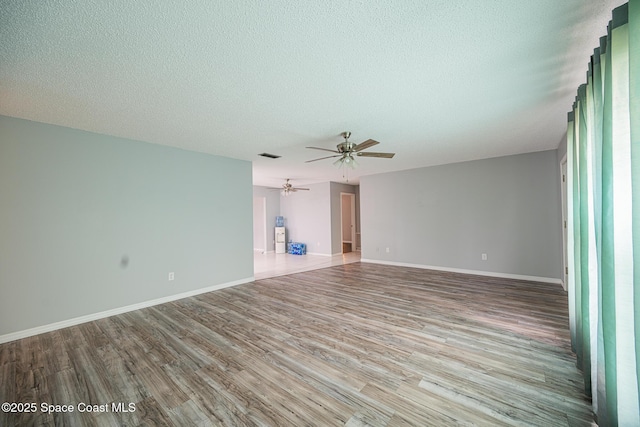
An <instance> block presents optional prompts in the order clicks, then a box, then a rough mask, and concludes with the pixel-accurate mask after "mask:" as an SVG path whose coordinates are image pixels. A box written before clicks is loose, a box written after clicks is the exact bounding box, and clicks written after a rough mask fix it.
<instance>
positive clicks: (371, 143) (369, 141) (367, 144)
mask: <svg viewBox="0 0 640 427" xmlns="http://www.w3.org/2000/svg"><path fill="white" fill-rule="evenodd" d="M378 144H380V143H379V142H378V141H375V140H373V139H367V140H366V141H364V142H361V143H360V144H358V145H356V148H354V149H353V151H362V150H366V149H367V148H369V147H373V146H374V145H378Z"/></svg>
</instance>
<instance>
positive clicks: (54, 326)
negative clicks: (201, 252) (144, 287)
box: [0, 276, 255, 344]
mask: <svg viewBox="0 0 640 427" xmlns="http://www.w3.org/2000/svg"><path fill="white" fill-rule="evenodd" d="M254 280H255V279H254V277H253V276H251V277H247V278H246V279H240V280H234V281H233V282H227V283H221V284H218V285H213V286H209V287H207V288H201V289H196V290H193V291H188V292H183V293H180V294H175V295H169V296H166V297H162V298H157V299H153V300H149V301H143V302H139V303H137V304H131V305H126V306H124V307H118V308H114V309H111V310H106V311H101V312H99V313H92V314H87V315H85V316H80V317H74V318H73V319H68V320H63V321H61V322H56V323H50V324H48V325H42V326H36V327H35V328H31V329H25V330H23V331H18V332H11V333H9V334H5V335H0V344H4V343H7V342H10V341H15V340H19V339H22V338H27V337H31V336H34V335H39V334H43V333H45V332H51V331H55V330H58V329H62V328H68V327H69V326H75V325H79V324H81V323H87V322H92V321H94V320H98V319H104V318H105V317H111V316H115V315H118V314H122V313H127V312H129V311H134V310H140V309H141V308H147V307H152V306H154V305H159V304H164V303H166V302H171V301H175V300H179V299H183V298H187V297H192V296H195V295H200V294H204V293H207V292H212V291H217V290H220V289H224V288H229V287H231V286H237V285H242V284H244V283H249V282H253V281H254Z"/></svg>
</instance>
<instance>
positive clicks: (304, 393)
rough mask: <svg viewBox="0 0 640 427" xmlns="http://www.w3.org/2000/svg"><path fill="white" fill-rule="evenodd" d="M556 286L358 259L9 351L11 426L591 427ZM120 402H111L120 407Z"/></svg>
mask: <svg viewBox="0 0 640 427" xmlns="http://www.w3.org/2000/svg"><path fill="white" fill-rule="evenodd" d="M566 307H567V300H566V294H565V293H564V292H563V290H562V288H561V286H560V285H552V284H544V283H533V282H526V281H517V280H508V279H497V278H489V277H480V276H468V275H462V274H455V273H443V272H435V271H428V270H418V269H411V268H401V267H390V266H380V265H374V264H365V263H360V262H357V263H352V264H346V265H341V266H334V267H329V268H325V269H321V270H315V271H309V272H304V273H298V274H292V275H288V276H281V277H275V278H270V279H264V280H260V281H256V282H252V283H248V284H244V285H240V286H236V287H233V288H227V289H223V290H220V291H216V292H211V293H207V294H203V295H199V296H196V297H191V298H186V299H183V300H180V301H175V302H171V303H167V304H163V305H159V306H155V307H150V308H146V309H142V310H138V311H134V312H130V313H126V314H122V315H118V316H114V317H110V318H107V319H102V320H98V321H94V322H90V323H86V324H83V325H78V326H75V327H71V328H67V329H63V330H59V331H55V332H51V333H47V334H42V335H39V336H36V337H31V338H26V339H23V340H19V341H14V342H11V343H6V344H2V345H0V368H1V371H0V372H1V374H2V385H1V386H0V401H2V402H4V401H9V402H34V403H37V405H40V404H41V402H45V403H51V404H73V405H78V404H79V403H80V402H82V403H91V404H98V405H100V404H111V403H112V402H122V403H129V402H131V403H134V404H135V412H128V413H116V412H112V411H110V412H104V413H79V412H77V411H76V412H74V413H59V414H53V415H46V414H43V413H42V412H41V411H39V410H38V411H37V412H36V413H34V414H11V413H0V425H2V426H11V425H65V426H66V425H70V426H74V425H79V426H85V425H89V426H90V425H105V426H114V425H127V426H134V425H175V426H184V425H202V426H206V425H229V426H236V425H238V426H240V425H241V426H245V425H248V426H252V425H264V426H287V425H291V426H302V425H314V426H315V425H317V426H326V425H347V426H350V427H354V426H365V425H371V426H390V427H391V426H445V425H481V426H497V425H522V426H525V425H534V426H554V427H556V426H567V425H568V426H583V425H591V424H592V422H591V415H590V404H589V402H588V401H587V399H586V398H585V397H584V395H583V393H582V388H583V385H582V379H581V376H580V375H579V373H578V371H577V370H576V368H575V359H574V357H573V355H572V354H571V351H570V348H569V336H568V320H567V309H566ZM109 408H110V409H111V407H109Z"/></svg>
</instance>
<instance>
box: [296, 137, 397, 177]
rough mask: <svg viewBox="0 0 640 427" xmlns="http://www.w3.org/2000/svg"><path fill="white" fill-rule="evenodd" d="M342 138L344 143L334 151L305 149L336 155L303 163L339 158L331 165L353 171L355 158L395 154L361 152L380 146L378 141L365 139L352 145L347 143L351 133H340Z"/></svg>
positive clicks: (384, 156) (381, 156)
mask: <svg viewBox="0 0 640 427" xmlns="http://www.w3.org/2000/svg"><path fill="white" fill-rule="evenodd" d="M341 135H342V137H343V138H344V142H341V143H340V144H338V145H337V146H336V150H329V149H328V148H320V147H307V148H311V149H312V150H322V151H329V152H331V153H336V154H334V155H333V156H327V157H320V158H319V159H313V160H307V161H306V162H305V163H311V162H316V161H318V160H324V159H331V158H333V157H340V158H339V159H338V160H336V161H335V162H334V163H333V164H334V165H337V166H348V167H350V168H352V169H355V167H356V166H357V163H356V159H355V156H358V157H380V158H384V159H390V158H392V157H393V156H394V155H395V153H375V152H371V151H366V152H363V151H362V150H366V149H367V148H370V147H373V146H374V145H378V144H380V143H379V142H378V141H375V140H373V139H367V140H366V141H364V142H361V143H360V144H354V143H353V142H350V141H349V137H350V136H351V132H342V133H341Z"/></svg>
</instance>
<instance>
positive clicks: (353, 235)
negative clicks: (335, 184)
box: [340, 192, 357, 253]
mask: <svg viewBox="0 0 640 427" xmlns="http://www.w3.org/2000/svg"><path fill="white" fill-rule="evenodd" d="M343 196H349V204H350V207H349V211H350V214H351V218H350V219H351V236H349V241H351V252H355V251H356V243H357V242H356V195H355V194H353V193H343V192H340V247H341V248H342V249H341V250H340V252H342V253H344V246H343V243H344V242H345V236H344V217H343V206H342V205H343V200H344V199H343Z"/></svg>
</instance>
